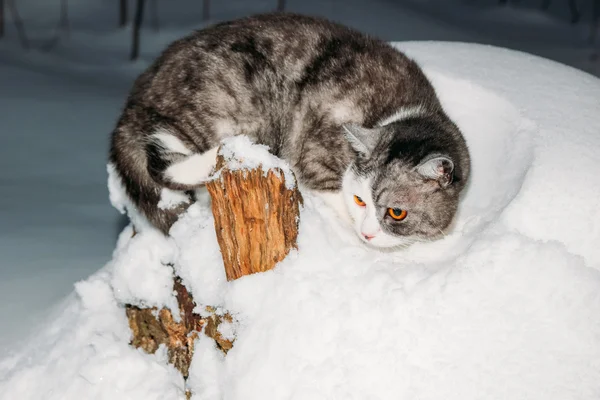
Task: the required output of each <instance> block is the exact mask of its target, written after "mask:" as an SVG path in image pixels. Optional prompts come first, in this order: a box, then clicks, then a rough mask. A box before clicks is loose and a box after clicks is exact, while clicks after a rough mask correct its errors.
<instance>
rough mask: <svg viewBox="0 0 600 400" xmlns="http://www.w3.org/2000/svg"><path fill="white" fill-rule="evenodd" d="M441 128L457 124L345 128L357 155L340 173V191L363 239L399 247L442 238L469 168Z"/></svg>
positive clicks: (402, 123)
mask: <svg viewBox="0 0 600 400" xmlns="http://www.w3.org/2000/svg"><path fill="white" fill-rule="evenodd" d="M444 129H455V127H454V125H449V126H445V125H443V124H442V125H440V124H439V123H437V122H436V121H435V120H434V121H430V120H428V119H425V118H421V119H418V120H416V121H412V120H411V121H400V122H396V123H394V124H392V125H390V126H384V127H378V128H374V129H366V128H362V127H358V126H349V127H348V126H347V127H346V130H347V132H346V134H347V137H348V139H349V141H350V143H351V145H352V147H354V149H355V150H356V151H357V152H358V157H357V159H356V160H355V161H354V163H352V165H350V167H349V168H348V169H347V170H346V172H345V174H344V178H343V183H342V194H343V197H344V201H345V204H346V206H347V209H348V211H349V213H350V216H351V217H352V220H353V221H354V229H355V231H356V234H357V235H358V236H359V237H360V238H361V240H363V241H364V242H365V243H368V244H370V245H372V246H376V247H399V246H408V245H410V244H411V243H414V242H416V241H429V240H433V239H436V238H438V237H441V236H443V231H444V229H446V228H447V227H448V226H449V225H450V223H451V222H452V220H453V218H454V215H455V214H456V210H457V208H458V199H459V193H460V191H461V190H462V188H463V187H464V183H465V181H466V177H467V175H468V168H469V167H468V162H469V158H468V153H466V147H465V148H464V150H463V148H462V147H461V148H459V149H458V150H456V149H454V148H453V146H454V144H453V143H452V141H451V140H448V139H447V138H448V136H449V133H448V132H444V131H443V130H444ZM451 133H453V132H451ZM445 138H446V140H445ZM445 141H446V143H444V142H445Z"/></svg>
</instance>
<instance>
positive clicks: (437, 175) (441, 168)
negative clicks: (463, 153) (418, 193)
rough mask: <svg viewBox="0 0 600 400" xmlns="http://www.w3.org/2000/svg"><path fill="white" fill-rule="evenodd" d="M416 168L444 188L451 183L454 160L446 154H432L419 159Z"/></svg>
mask: <svg viewBox="0 0 600 400" xmlns="http://www.w3.org/2000/svg"><path fill="white" fill-rule="evenodd" d="M416 169H417V172H418V173H419V174H421V175H422V176H423V177H424V178H427V179H433V180H436V181H438V183H439V184H440V186H441V187H443V188H445V187H447V186H448V185H450V184H451V183H452V178H453V175H454V162H452V160H451V159H450V158H448V157H446V156H433V157H429V158H426V159H425V160H423V161H421V163H420V164H419V165H417V168H416Z"/></svg>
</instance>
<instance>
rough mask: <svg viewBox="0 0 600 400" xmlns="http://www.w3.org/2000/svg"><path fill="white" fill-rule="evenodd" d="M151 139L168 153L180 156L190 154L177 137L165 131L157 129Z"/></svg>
mask: <svg viewBox="0 0 600 400" xmlns="http://www.w3.org/2000/svg"><path fill="white" fill-rule="evenodd" d="M152 139H154V140H156V141H158V142H160V144H161V146H162V147H163V148H164V149H165V150H166V151H167V152H170V153H181V154H185V155H188V154H192V151H191V150H190V149H188V148H187V146H186V145H185V143H183V142H182V141H181V140H180V139H179V138H178V137H177V136H175V135H173V133H171V132H169V131H168V130H167V129H162V128H161V129H159V130H157V131H156V133H155V134H154V135H152Z"/></svg>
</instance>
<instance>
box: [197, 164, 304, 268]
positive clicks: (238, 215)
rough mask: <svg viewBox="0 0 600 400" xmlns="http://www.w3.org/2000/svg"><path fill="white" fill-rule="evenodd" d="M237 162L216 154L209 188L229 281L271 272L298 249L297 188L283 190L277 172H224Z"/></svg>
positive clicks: (260, 169) (281, 174)
mask: <svg viewBox="0 0 600 400" xmlns="http://www.w3.org/2000/svg"><path fill="white" fill-rule="evenodd" d="M241 160H242V156H241V155H239V154H235V153H230V155H229V158H228V159H226V158H225V156H224V155H223V152H220V154H219V155H218V156H217V165H216V168H217V174H216V178H215V179H214V180H212V181H211V182H209V183H207V189H208V191H209V193H210V195H211V197H212V211H213V215H214V218H215V229H216V232H217V239H218V241H219V246H220V248H221V253H222V254H223V261H224V263H225V272H226V274H227V280H233V279H237V278H239V277H241V276H244V275H248V274H252V273H256V272H263V271H268V270H270V269H272V268H273V267H275V265H276V264H277V263H278V262H280V261H281V260H283V259H284V258H285V257H286V256H287V254H288V253H289V251H290V249H292V248H296V239H297V237H298V219H299V212H300V211H299V206H300V203H301V202H302V196H301V194H300V192H299V191H298V188H297V187H295V186H293V187H292V189H288V188H287V187H286V179H285V177H284V176H285V174H284V171H282V170H281V169H280V168H275V169H266V168H265V169H266V170H263V167H262V166H261V165H259V166H258V167H256V168H252V169H239V168H229V167H228V163H229V162H231V161H234V163H235V162H236V161H237V162H240V163H241V162H243V161H241Z"/></svg>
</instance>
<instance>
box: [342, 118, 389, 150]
mask: <svg viewBox="0 0 600 400" xmlns="http://www.w3.org/2000/svg"><path fill="white" fill-rule="evenodd" d="M343 128H344V134H345V135H346V139H348V142H349V143H350V145H351V146H352V148H353V149H354V150H356V151H357V152H359V153H361V154H363V155H364V156H366V157H370V156H371V153H372V152H373V149H374V148H375V145H376V144H377V140H378V139H379V136H380V135H379V130H378V129H377V128H374V129H368V128H364V127H362V126H360V125H356V124H345V125H343Z"/></svg>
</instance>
